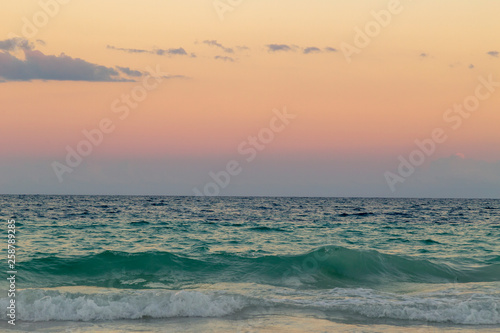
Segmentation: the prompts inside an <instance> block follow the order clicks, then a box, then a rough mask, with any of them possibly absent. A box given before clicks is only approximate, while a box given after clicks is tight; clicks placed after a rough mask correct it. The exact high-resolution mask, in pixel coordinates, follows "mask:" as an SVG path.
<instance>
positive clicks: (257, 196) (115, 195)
mask: <svg viewBox="0 0 500 333" xmlns="http://www.w3.org/2000/svg"><path fill="white" fill-rule="evenodd" d="M0 195H1V196H30V195H32V196H61V197H63V196H82V197H84V196H87V197H92V196H95V197H99V196H100V197H187V198H205V197H207V198H318V199H402V200H403V199H424V200H425V199H438V200H440V199H443V200H447V199H451V200H500V197H499V198H488V197H471V198H467V197H362V196H358V197H356V196H354V197H348V196H346V197H342V196H331V197H327V196H300V195H293V196H286V195H213V196H196V195H187V194H186V195H182V194H178V195H177V194H47V193H0Z"/></svg>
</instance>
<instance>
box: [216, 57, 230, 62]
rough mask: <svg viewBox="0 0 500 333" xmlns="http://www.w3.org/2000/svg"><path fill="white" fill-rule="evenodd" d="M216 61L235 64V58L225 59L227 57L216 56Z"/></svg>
mask: <svg viewBox="0 0 500 333" xmlns="http://www.w3.org/2000/svg"><path fill="white" fill-rule="evenodd" d="M214 59H215V60H222V61H229V62H234V58H231V57H225V56H215V57H214Z"/></svg>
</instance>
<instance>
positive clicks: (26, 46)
mask: <svg viewBox="0 0 500 333" xmlns="http://www.w3.org/2000/svg"><path fill="white" fill-rule="evenodd" d="M33 48H34V46H33V44H32V43H30V42H29V41H27V40H26V39H23V38H11V39H6V40H0V50H2V51H7V52H10V51H14V50H17V49H21V50H33Z"/></svg>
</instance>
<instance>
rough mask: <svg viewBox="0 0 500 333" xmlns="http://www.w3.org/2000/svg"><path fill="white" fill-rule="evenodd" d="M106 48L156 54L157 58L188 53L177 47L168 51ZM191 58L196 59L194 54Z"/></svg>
mask: <svg viewBox="0 0 500 333" xmlns="http://www.w3.org/2000/svg"><path fill="white" fill-rule="evenodd" d="M106 48H108V49H111V50H116V51H122V52H127V53H150V54H156V55H159V56H163V55H182V56H187V55H188V53H187V52H186V50H184V48H182V47H179V48H177V49H175V48H170V49H152V50H145V49H127V48H123V47H116V46H113V45H107V46H106ZM191 57H193V58H194V57H196V55H195V54H194V53H191Z"/></svg>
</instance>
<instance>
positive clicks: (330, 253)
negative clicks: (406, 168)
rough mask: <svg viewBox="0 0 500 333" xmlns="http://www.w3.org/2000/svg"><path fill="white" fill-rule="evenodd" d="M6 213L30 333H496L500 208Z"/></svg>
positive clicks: (215, 206)
mask: <svg viewBox="0 0 500 333" xmlns="http://www.w3.org/2000/svg"><path fill="white" fill-rule="evenodd" d="M0 207H1V210H0V215H1V217H2V219H3V220H4V221H6V220H7V219H10V218H14V219H15V220H16V225H17V232H18V238H17V242H18V243H17V245H18V252H17V261H18V263H17V268H18V275H17V287H18V288H21V289H22V290H21V291H20V292H19V293H18V294H17V298H16V299H17V302H18V304H19V306H18V312H17V315H18V319H19V321H20V323H21V324H22V323H25V324H24V325H28V326H25V328H30V329H34V328H36V327H42V326H43V325H46V324H47V323H49V324H50V323H60V322H61V321H70V322H73V323H108V324H109V322H107V321H110V320H113V321H119V320H125V321H127V323H129V324H127V325H132V326H131V327H134V321H135V322H136V323H137V325H139V324H140V325H143V324H144V320H152V319H157V320H162V321H163V322H165V320H167V322H166V323H168V322H169V321H175V320H178V319H179V318H191V319H192V320H197V319H195V318H198V319H199V318H213V320H214V321H215V320H217V321H221V320H222V321H223V322H224V323H225V324H227V325H229V326H228V327H230V328H229V329H228V330H229V331H238V330H239V331H242V332H243V331H248V327H247V326H245V325H250V326H251V324H248V323H249V322H251V320H252V319H255V318H261V319H262V318H267V319H269V320H270V321H271V322H272V318H274V317H275V319H276V320H277V321H278V320H283V319H282V318H283V316H285V317H286V316H290V318H291V317H293V318H294V320H297V318H299V319H301V318H302V319H303V320H312V319H311V318H313V319H315V320H326V321H327V322H329V323H338V324H346V325H347V324H348V325H372V324H377V325H389V326H391V325H392V326H393V327H419V325H431V327H434V326H435V327H441V328H443V325H445V326H444V327H448V328H450V327H451V328H452V329H466V328H467V327H471V326H470V325H473V327H474V328H475V329H481V328H488V329H494V330H495V329H497V328H500V245H499V240H500V200H458V199H457V200H455V199H453V200H451V199H450V200H445V199H442V200H436V199H356V198H224V197H222V198H208V197H204V198H197V197H145V196H141V197H132V196H0ZM3 251H4V255H5V256H6V253H5V250H3ZM5 266H6V264H5ZM2 280H3V279H2ZM1 285H2V288H6V287H7V282H6V281H3V282H2V284H1ZM7 301H8V300H7V298H6V297H3V298H0V306H1V307H2V309H5V308H6V306H7ZM4 313H5V310H4ZM280 318H281V319H280ZM285 321H286V320H285ZM130 323H131V324H130ZM151 325H153V324H151ZM183 325H184V324H183ZM433 325H434V326H433ZM392 326H391V327H392ZM43 327H45V326H43ZM426 327H428V326H426ZM80 328H81V327H80Z"/></svg>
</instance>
